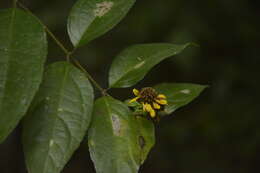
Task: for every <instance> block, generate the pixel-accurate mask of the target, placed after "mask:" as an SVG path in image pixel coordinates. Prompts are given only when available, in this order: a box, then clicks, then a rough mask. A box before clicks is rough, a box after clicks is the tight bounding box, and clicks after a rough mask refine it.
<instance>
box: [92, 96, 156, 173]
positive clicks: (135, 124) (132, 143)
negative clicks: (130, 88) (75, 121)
mask: <svg viewBox="0 0 260 173" xmlns="http://www.w3.org/2000/svg"><path fill="white" fill-rule="evenodd" d="M88 139H89V140H88V143H89V150H90V156H91V159H92V161H93V162H94V165H95V168H96V171H97V173H103V172H106V173H121V172H124V173H137V172H138V169H139V167H140V165H141V164H142V163H143V162H144V160H145V159H146V157H147V155H148V153H149V151H150V149H151V148H152V146H153V145H154V142H155V137H154V125H153V123H152V122H151V121H149V120H147V119H144V118H142V117H136V116H134V115H133V114H132V112H131V111H130V110H129V109H128V107H127V106H126V105H125V104H124V103H122V102H120V101H118V100H115V99H113V98H112V97H102V98H100V99H98V100H97V101H96V102H95V105H94V113H93V120H92V122H91V126H90V128H89V132H88Z"/></svg>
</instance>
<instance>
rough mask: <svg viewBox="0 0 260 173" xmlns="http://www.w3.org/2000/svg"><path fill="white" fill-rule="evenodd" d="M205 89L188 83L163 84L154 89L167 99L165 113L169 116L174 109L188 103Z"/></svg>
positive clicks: (203, 86) (202, 86) (204, 86)
mask: <svg viewBox="0 0 260 173" xmlns="http://www.w3.org/2000/svg"><path fill="white" fill-rule="evenodd" d="M207 87H208V86H206V85H197V84H188V83H163V84H159V85H157V86H155V87H154V88H155V89H156V91H157V92H158V93H160V94H164V95H165V96H166V97H167V101H168V105H167V106H166V107H165V113H166V114H171V113H172V112H174V111H175V110H176V109H178V108H180V107H182V106H185V105H187V104H188V103H190V102H191V101H192V100H194V99H195V98H196V97H198V96H199V95H200V93H201V92H202V91H203V90H204V89H205V88H207Z"/></svg>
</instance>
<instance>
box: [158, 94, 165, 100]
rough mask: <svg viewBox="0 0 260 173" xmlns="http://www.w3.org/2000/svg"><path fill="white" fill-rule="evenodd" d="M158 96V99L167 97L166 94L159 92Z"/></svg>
mask: <svg viewBox="0 0 260 173" xmlns="http://www.w3.org/2000/svg"><path fill="white" fill-rule="evenodd" d="M157 98H158V99H166V96H165V95H163V94H159V95H158V96H157Z"/></svg>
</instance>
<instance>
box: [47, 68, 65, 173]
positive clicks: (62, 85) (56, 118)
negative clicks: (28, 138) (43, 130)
mask: <svg viewBox="0 0 260 173" xmlns="http://www.w3.org/2000/svg"><path fill="white" fill-rule="evenodd" d="M68 71H69V67H66V68H65V73H64V76H63V79H62V82H61V86H60V88H59V90H60V92H59V96H60V97H59V98H58V102H57V105H56V107H55V108H56V111H55V112H56V114H55V115H56V116H55V121H53V124H52V130H51V131H52V132H51V135H50V139H53V136H54V129H55V124H56V122H57V120H58V119H59V118H58V113H59V111H58V109H59V106H60V103H61V100H62V99H61V96H62V93H63V89H64V86H65V85H64V84H65V82H66V79H67V75H68ZM48 142H49V140H48ZM47 146H48V151H47V155H46V158H45V161H44V167H43V173H45V169H46V166H47V159H48V158H49V157H50V156H49V154H50V145H49V143H48V145H47ZM63 157H65V155H64V156H63ZM54 165H55V164H54ZM55 166H56V165H55Z"/></svg>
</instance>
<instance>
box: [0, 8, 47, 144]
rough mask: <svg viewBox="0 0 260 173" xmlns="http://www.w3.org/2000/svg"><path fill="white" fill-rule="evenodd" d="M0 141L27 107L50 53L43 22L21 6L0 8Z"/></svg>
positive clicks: (38, 83)
mask: <svg viewBox="0 0 260 173" xmlns="http://www.w3.org/2000/svg"><path fill="white" fill-rule="evenodd" d="M0 23H1V25H0V41H1V43H0V143H1V142H3V141H4V140H5V138H6V137H7V136H8V134H9V133H10V132H11V131H12V130H13V129H14V128H15V127H16V125H17V124H18V122H19V120H20V119H21V118H22V117H23V115H24V114H25V112H26V111H27V109H28V107H29V105H30V103H31V101H32V99H33V97H34V95H35V93H36V91H37V90H38V88H39V85H40V83H41V80H42V73H43V65H44V63H45V59H46V56H47V40H46V34H45V32H44V28H43V26H42V25H41V24H40V23H39V22H38V20H37V19H36V18H35V17H33V16H31V15H30V14H28V13H26V12H24V11H21V10H19V9H5V10H0Z"/></svg>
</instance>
